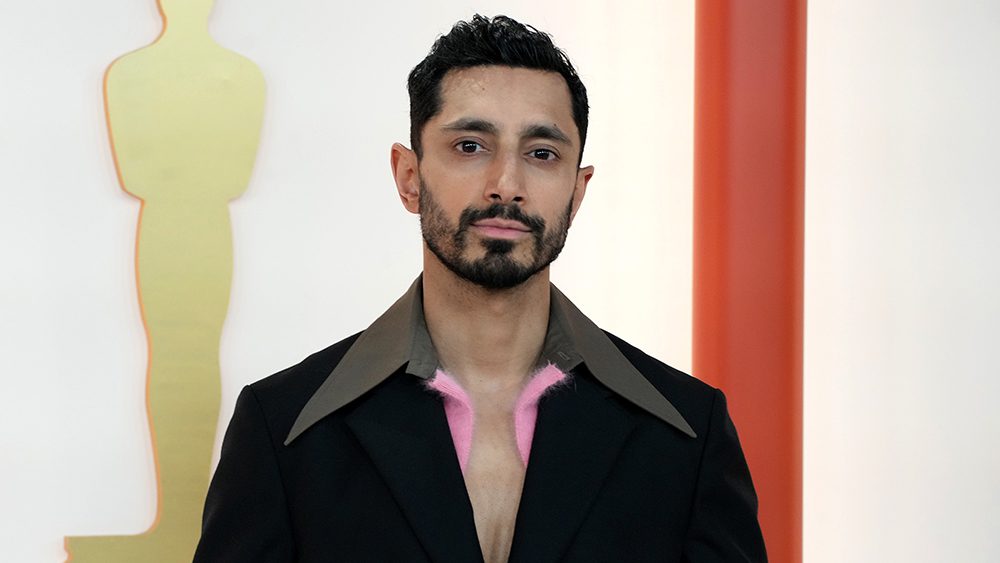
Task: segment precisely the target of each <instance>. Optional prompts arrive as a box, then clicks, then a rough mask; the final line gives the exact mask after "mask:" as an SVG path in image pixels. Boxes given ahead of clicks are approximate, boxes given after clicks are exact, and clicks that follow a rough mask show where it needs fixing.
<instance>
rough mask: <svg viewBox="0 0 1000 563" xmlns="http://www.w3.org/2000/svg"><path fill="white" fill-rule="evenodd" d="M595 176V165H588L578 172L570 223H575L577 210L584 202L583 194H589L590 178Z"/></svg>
mask: <svg viewBox="0 0 1000 563" xmlns="http://www.w3.org/2000/svg"><path fill="white" fill-rule="evenodd" d="M593 176H594V167H593V166H586V167H584V168H581V169H579V170H577V172H576V185H575V186H574V187H573V208H572V211H570V215H569V223H570V225H572V224H573V218H574V217H576V212H577V211H579V210H580V204H581V203H583V196H584V195H586V194H587V184H588V183H590V179H591V178H592V177H593Z"/></svg>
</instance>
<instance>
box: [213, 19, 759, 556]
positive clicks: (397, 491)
mask: <svg viewBox="0 0 1000 563" xmlns="http://www.w3.org/2000/svg"><path fill="white" fill-rule="evenodd" d="M409 93H410V112H411V139H410V142H411V145H412V147H413V148H412V150H410V149H407V148H406V147H404V146H402V145H400V144H396V145H393V147H392V158H391V162H392V170H393V174H394V177H395V181H396V187H397V189H398V191H399V196H400V199H401V200H402V202H403V205H404V206H405V207H406V209H408V210H409V211H411V212H413V213H418V214H419V215H420V225H421V231H422V233H423V238H424V243H425V244H424V252H423V258H424V270H423V274H422V276H421V277H420V278H418V279H417V280H416V281H415V282H414V284H413V286H412V287H411V288H410V290H409V291H408V292H407V293H406V294H405V295H404V296H403V297H402V298H400V299H399V301H397V302H396V303H395V304H394V305H393V306H392V307H391V308H390V309H389V310H388V311H386V312H385V313H384V314H383V315H382V316H381V317H379V318H378V319H377V320H376V321H375V322H374V323H373V324H372V325H371V326H370V327H369V328H368V329H367V330H365V331H364V332H362V333H360V334H359V335H355V336H352V337H350V338H348V339H346V340H344V341H341V342H339V343H337V344H334V345H333V346H331V347H329V348H327V349H326V350H323V351H321V352H318V353H316V354H314V355H313V356H310V357H309V358H307V359H306V360H304V361H303V362H302V363H300V364H299V365H297V366H294V367H291V368H289V369H287V370H285V371H282V372H280V373H278V374H275V375H273V376H271V377H269V378H267V379H264V380H262V381H260V382H257V383H255V384H253V385H250V386H248V387H247V388H245V389H244V390H243V392H242V393H241V395H240V397H239V400H238V401H237V405H236V410H235V413H234V415H233V419H232V422H231V423H230V426H229V429H228V431H227V433H226V438H225V442H224V444H223V449H222V458H221V460H220V462H219V467H218V470H217V471H216V474H215V477H214V479H213V481H212V486H211V490H210V491H209V494H208V499H207V502H206V506H205V519H204V527H203V535H202V539H201V543H200V544H199V547H198V552H197V555H196V556H195V560H196V561H204V562H209V561H211V562H216V561H240V562H249V561H303V562H305V561H405V562H417V561H435V562H473V561H484V560H485V561H487V562H502V561H508V560H509V561H522V562H532V563H537V562H546V561H571V562H576V561H581V562H582V561H616V562H619V561H620V562H638V561H692V562H702V561H705V562H708V561H763V560H765V555H764V546H763V541H762V539H761V534H760V529H759V526H758V524H757V517H756V510H757V508H756V497H755V494H754V491H753V486H752V484H751V481H750V475H749V472H748V470H747V467H746V462H745V461H744V457H743V453H742V451H741V449H740V446H739V441H738V439H737V436H736V432H735V429H734V428H733V425H732V422H731V421H730V419H729V416H728V414H727V412H726V406H725V400H724V398H723V396H722V394H721V392H719V391H718V390H716V389H713V388H711V387H709V386H707V385H705V384H703V383H701V382H699V381H698V380H696V379H693V378H691V377H689V376H687V375H684V374H682V373H680V372H678V371H676V370H674V369H672V368H670V367H669V366H666V365H665V364H662V363H660V362H658V361H657V360H655V359H653V358H651V357H649V356H647V355H645V354H643V353H642V352H641V351H639V350H637V349H636V348H634V347H632V346H630V345H628V344H627V343H625V342H624V341H622V340H620V339H618V338H616V337H614V336H612V335H610V334H607V333H605V332H603V331H601V330H600V329H598V328H597V327H596V326H595V325H594V324H593V323H592V322H591V321H590V320H589V319H587V317H585V316H584V315H583V314H582V313H581V312H580V311H579V310H577V309H576V307H575V306H573V304H572V303H571V302H570V301H569V300H568V299H567V298H566V297H565V296H563V295H562V294H561V293H560V292H559V291H558V290H557V289H555V288H554V287H553V286H552V285H551V284H550V283H549V264H550V263H551V262H552V261H553V260H554V259H555V258H556V256H558V254H559V252H560V250H561V249H562V247H563V244H564V242H565V240H566V233H567V230H568V229H569V226H570V224H571V223H572V221H573V217H574V216H575V214H576V212H577V210H578V209H579V207H580V204H581V202H582V201H583V197H584V194H585V193H586V189H587V183H588V182H589V181H590V178H591V176H592V175H593V173H594V169H593V167H591V166H587V167H582V168H581V167H580V163H581V157H582V153H583V146H584V141H585V139H586V132H587V111H588V107H587V95H586V90H585V88H584V86H583V84H582V82H581V81H580V79H579V77H578V76H577V74H576V72H575V70H574V69H573V67H572V65H571V64H570V62H569V60H568V59H567V58H566V56H565V55H564V54H563V53H562V51H560V50H559V49H557V48H556V47H555V46H554V45H553V44H552V42H551V40H550V38H549V37H548V36H547V35H545V34H542V33H539V32H538V31H536V30H534V29H533V28H530V27H527V26H524V25H522V24H520V23H517V22H515V21H514V20H511V19H509V18H505V17H496V18H493V19H492V20H490V19H485V18H482V17H479V16H476V17H475V18H473V19H472V21H471V22H459V23H458V24H456V25H455V27H454V28H453V29H452V30H451V32H450V33H448V34H447V35H445V36H443V37H441V38H440V39H438V41H437V42H436V43H435V44H434V47H433V48H432V49H431V52H430V54H428V56H427V57H426V58H425V59H424V60H423V61H422V62H421V63H420V64H419V65H417V67H416V68H415V69H414V70H413V71H412V73H411V74H410V77H409Z"/></svg>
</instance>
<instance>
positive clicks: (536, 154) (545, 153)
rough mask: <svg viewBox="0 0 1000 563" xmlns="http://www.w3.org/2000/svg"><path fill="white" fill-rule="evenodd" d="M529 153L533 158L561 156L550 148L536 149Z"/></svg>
mask: <svg viewBox="0 0 1000 563" xmlns="http://www.w3.org/2000/svg"><path fill="white" fill-rule="evenodd" d="M528 154H529V155H531V157H532V158H535V159H538V160H556V159H557V158H559V155H557V154H556V153H555V151H552V150H549V149H535V150H533V151H531V152H529V153H528Z"/></svg>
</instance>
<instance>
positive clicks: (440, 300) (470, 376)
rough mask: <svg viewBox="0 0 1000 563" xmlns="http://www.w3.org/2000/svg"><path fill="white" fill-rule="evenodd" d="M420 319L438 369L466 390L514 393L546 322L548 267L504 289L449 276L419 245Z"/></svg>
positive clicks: (527, 372)
mask: <svg viewBox="0 0 1000 563" xmlns="http://www.w3.org/2000/svg"><path fill="white" fill-rule="evenodd" d="M423 286H424V317H425V319H426V322H427V331H428V332H429V333H430V336H431V341H432V342H433V343H434V348H435V349H436V350H437V354H438V360H439V361H440V362H441V367H442V368H443V369H444V370H445V371H446V372H448V373H449V374H451V375H452V376H453V377H454V378H455V379H456V380H457V381H458V382H459V384H460V385H462V387H463V388H464V389H465V390H466V391H468V392H469V393H470V394H473V395H475V394H480V393H486V394H495V393H504V392H516V391H518V390H520V388H521V387H522V385H523V383H524V381H525V380H526V379H527V378H528V376H529V375H530V374H531V372H532V371H533V370H534V368H535V367H536V366H535V364H536V362H537V360H538V356H539V355H540V354H541V352H542V346H543V345H544V343H545V334H546V332H547V331H548V326H549V269H548V268H545V269H544V270H542V271H540V272H538V273H537V274H535V275H534V276H532V277H531V278H530V279H528V281H526V282H524V283H523V284H521V285H519V286H517V287H514V288H511V289H506V290H499V291H496V290H488V289H485V288H482V287H480V286H478V285H475V284H473V283H471V282H469V281H467V280H465V279H462V278H460V277H458V276H457V275H455V274H454V273H453V272H452V271H451V270H449V269H448V268H447V267H445V265H444V264H442V263H441V262H440V261H439V260H438V258H437V256H434V254H433V253H432V252H431V251H430V250H428V249H427V246H426V245H425V246H424V277H423Z"/></svg>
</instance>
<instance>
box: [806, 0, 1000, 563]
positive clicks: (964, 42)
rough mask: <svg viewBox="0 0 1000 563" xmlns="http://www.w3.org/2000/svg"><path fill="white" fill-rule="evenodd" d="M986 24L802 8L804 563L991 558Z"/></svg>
mask: <svg viewBox="0 0 1000 563" xmlns="http://www.w3.org/2000/svg"><path fill="white" fill-rule="evenodd" d="M998 29H1000V5H998V4H997V3H996V2H986V1H974V0H961V1H956V2H948V3H942V2H936V1H932V0H921V1H914V2H885V1H882V2H868V1H861V0H854V1H847V2H845V1H842V0H840V1H830V0H816V1H813V2H810V3H809V44H808V88H807V91H808V98H807V137H806V144H807V150H806V152H807V157H806V245H805V248H806V254H805V256H806V268H805V270H806V286H805V287H806V292H805V534H804V542H805V560H806V561H808V562H809V563H821V562H831V563H834V562H837V563H839V562H842V561H852V562H859V563H863V562H873V563H876V562H885V561H909V562H927V563H930V562H940V561H963V562H983V563H986V562H991V561H998V560H1000V536H998V534H997V526H996V523H997V522H998V521H1000V451H998V449H997V444H1000V414H998V412H1000V411H998V410H997V409H996V398H997V396H998V395H1000V362H998V360H997V358H996V353H995V351H996V347H997V341H998V340H997V339H998V335H1000V326H998V325H1000V296H998V292H997V288H998V287H1000V262H998V260H997V256H998V254H997V249H998V248H1000V224H998V222H997V220H996V211H997V209H998V208H1000V190H997V172H996V151H997V149H996V147H997V131H998V130H1000V109H998V105H997V100H998V99H1000V63H998V58H997V54H998V53H1000V34H998V33H997V30H998Z"/></svg>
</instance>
